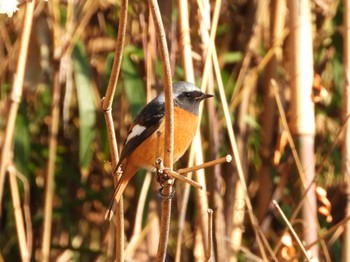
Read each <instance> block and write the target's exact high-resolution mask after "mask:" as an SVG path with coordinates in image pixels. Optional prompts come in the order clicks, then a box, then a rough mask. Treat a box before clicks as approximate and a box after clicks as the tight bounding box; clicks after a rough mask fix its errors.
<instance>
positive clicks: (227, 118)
mask: <svg viewBox="0 0 350 262" xmlns="http://www.w3.org/2000/svg"><path fill="white" fill-rule="evenodd" d="M211 46H212V48H213V54H212V58H213V62H214V70H215V75H216V78H217V81H218V87H219V93H220V99H221V103H222V107H223V110H224V117H225V121H226V126H227V131H228V135H229V139H230V145H231V149H232V151H233V158H234V160H235V163H236V168H237V172H238V177H239V180H240V182H241V184H242V190H243V191H244V195H245V197H244V200H245V204H246V205H247V208H248V214H249V218H250V221H251V223H252V226H253V229H254V232H255V236H256V241H257V243H258V247H259V250H260V252H261V254H262V256H263V259H264V260H265V261H267V255H266V252H265V249H264V246H263V241H262V239H261V238H263V237H264V235H263V234H262V232H259V230H258V228H259V225H258V221H257V219H256V217H255V215H254V213H253V207H252V203H251V201H250V199H249V196H248V193H247V192H248V189H247V184H246V182H245V176H244V172H243V167H242V164H241V160H240V156H239V152H238V148H237V143H236V138H235V134H234V131H233V124H232V120H231V115H230V112H229V108H228V104H227V100H226V95H225V90H224V84H223V81H222V78H221V72H220V66H219V61H218V57H217V53H216V48H215V45H214V44H211ZM265 243H268V242H265ZM268 250H270V249H269V248H268Z"/></svg>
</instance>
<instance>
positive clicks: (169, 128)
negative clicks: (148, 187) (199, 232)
mask: <svg viewBox="0 0 350 262" xmlns="http://www.w3.org/2000/svg"><path fill="white" fill-rule="evenodd" d="M149 7H150V12H151V14H152V16H153V21H154V25H155V29H156V36H157V42H158V47H159V54H160V58H161V62H162V71H163V78H164V97H165V134H164V136H165V141H164V165H165V167H166V168H169V169H170V170H172V168H173V151H174V104H173V92H172V79H171V69H170V60H169V51H168V47H167V43H166V38H165V32H164V26H163V23H162V18H161V15H160V11H159V7H158V3H157V1H156V0H149ZM172 184H173V179H169V180H168V183H167V186H165V187H164V188H163V189H162V195H163V198H162V205H161V206H162V215H161V221H160V236H159V243H158V252H157V259H156V260H157V261H164V260H165V255H166V247H167V245H168V239H169V229H170V216H171V202H172V201H171V200H172V199H171V196H172V194H173V188H172Z"/></svg>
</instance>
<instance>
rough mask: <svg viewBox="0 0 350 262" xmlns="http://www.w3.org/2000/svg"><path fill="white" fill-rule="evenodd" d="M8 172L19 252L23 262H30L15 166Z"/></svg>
mask: <svg viewBox="0 0 350 262" xmlns="http://www.w3.org/2000/svg"><path fill="white" fill-rule="evenodd" d="M8 171H9V180H10V188H11V196H12V204H13V210H14V215H15V222H16V229H17V236H18V244H19V250H20V254H21V258H22V261H25V262H27V261H28V262H29V261H30V252H29V249H28V245H27V242H26V239H27V237H26V230H25V226H24V220H23V213H22V208H21V200H20V196H19V190H18V184H17V180H16V170H15V168H14V167H13V166H10V167H9V168H8Z"/></svg>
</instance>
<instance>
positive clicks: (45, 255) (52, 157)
mask: <svg viewBox="0 0 350 262" xmlns="http://www.w3.org/2000/svg"><path fill="white" fill-rule="evenodd" d="M53 86H54V87H53V94H52V105H51V126H50V138H49V156H48V164H47V178H46V188H45V207H44V232H43V239H42V261H44V262H46V261H50V247H51V230H52V203H53V196H54V191H55V181H54V178H55V166H56V150H57V135H58V128H59V116H60V107H59V102H60V97H61V84H60V81H59V69H58V68H56V71H55V76H54V83H53Z"/></svg>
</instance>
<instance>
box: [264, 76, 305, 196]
mask: <svg viewBox="0 0 350 262" xmlns="http://www.w3.org/2000/svg"><path fill="white" fill-rule="evenodd" d="M271 87H272V90H273V93H274V96H275V99H276V103H277V108H278V112H279V114H280V117H281V122H282V126H283V129H284V130H285V131H286V132H287V139H288V143H289V146H290V148H291V150H292V154H293V157H294V161H295V164H296V166H297V169H298V173H299V176H300V179H301V182H302V185H303V187H304V189H305V188H306V186H307V185H306V179H305V173H304V170H303V167H302V165H301V162H300V158H299V155H298V152H297V149H296V147H295V144H294V141H293V137H292V134H291V133H290V130H289V127H288V123H287V118H286V115H285V113H284V109H283V106H282V102H281V98H280V96H279V94H278V90H277V89H278V87H277V83H276V81H275V80H274V79H271Z"/></svg>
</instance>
